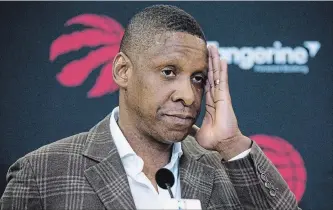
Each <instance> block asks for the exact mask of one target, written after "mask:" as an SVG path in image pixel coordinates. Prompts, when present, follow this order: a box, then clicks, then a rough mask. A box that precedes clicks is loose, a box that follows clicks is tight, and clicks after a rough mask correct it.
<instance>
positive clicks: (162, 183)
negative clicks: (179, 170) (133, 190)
mask: <svg viewBox="0 0 333 210" xmlns="http://www.w3.org/2000/svg"><path fill="white" fill-rule="evenodd" d="M155 179H156V182H157V185H158V186H159V187H160V188H163V189H165V190H166V189H167V190H168V191H169V194H170V197H171V198H174V197H173V194H172V191H171V187H172V186H173V185H174V184H175V177H174V176H173V173H172V172H171V171H169V170H168V169H166V168H161V169H159V170H158V171H157V172H156V174H155Z"/></svg>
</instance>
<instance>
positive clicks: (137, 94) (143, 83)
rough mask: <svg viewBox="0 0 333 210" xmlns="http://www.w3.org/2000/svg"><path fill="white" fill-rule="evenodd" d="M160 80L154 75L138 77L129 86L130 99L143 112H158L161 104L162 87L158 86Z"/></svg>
mask: <svg viewBox="0 0 333 210" xmlns="http://www.w3.org/2000/svg"><path fill="white" fill-rule="evenodd" d="M157 83H158V81H157V80H156V79H154V78H152V77H140V76H138V77H136V78H135V79H134V80H133V82H132V83H131V85H130V87H129V88H128V91H129V94H128V95H129V96H130V97H129V100H132V101H131V103H132V104H133V106H136V107H137V108H139V109H140V110H141V112H144V113H149V112H156V107H158V106H159V102H160V97H161V95H162V94H161V91H162V89H161V88H160V87H159V86H158V84H157Z"/></svg>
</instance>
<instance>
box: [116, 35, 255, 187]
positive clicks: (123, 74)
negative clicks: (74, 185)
mask: <svg viewBox="0 0 333 210" xmlns="http://www.w3.org/2000/svg"><path fill="white" fill-rule="evenodd" d="M153 41H154V44H153V45H152V46H151V47H149V49H148V50H147V51H145V52H144V53H137V54H136V55H137V56H135V59H134V56H131V55H126V54H124V53H122V52H120V53H118V54H117V56H116V57H115V59H114V63H113V79H114V81H115V82H116V83H117V84H118V85H119V88H120V96H119V122H118V124H119V127H120V129H121V130H122V132H123V134H124V136H125V137H126V139H127V141H128V142H129V144H130V145H131V147H132V148H133V150H134V151H135V152H136V154H137V155H138V156H140V157H141V158H142V159H143V161H144V168H143V172H144V174H145V175H146V176H147V177H148V179H149V180H150V181H151V182H152V184H153V186H154V187H155V189H157V184H156V182H155V178H154V177H155V173H156V171H157V170H158V169H160V168H162V167H163V166H165V165H166V164H167V163H168V162H169V159H170V151H171V148H172V144H173V143H175V142H180V141H182V140H183V139H184V138H185V137H186V136H187V135H188V134H189V133H190V131H191V130H193V128H192V126H193V125H194V123H195V121H196V119H197V117H198V115H199V112H200V106H201V101H202V97H203V96H204V95H205V96H206V114H205V117H204V120H203V125H202V127H201V128H200V129H199V128H198V127H196V126H195V125H194V128H195V130H196V133H195V136H196V140H197V141H198V143H199V144H200V145H201V146H203V147H204V148H206V149H209V150H215V151H218V152H219V153H220V154H221V158H224V159H226V160H228V159H230V158H232V157H234V156H236V155H237V154H239V153H241V152H242V151H245V150H246V149H248V148H249V146H250V139H248V138H247V137H245V136H243V135H242V134H241V132H240V131H239V128H238V125H237V120H236V117H235V114H234V112H233V109H232V106H231V100H230V95H229V89H228V87H227V85H228V84H227V73H226V70H225V69H226V63H225V62H224V63H223V61H220V59H219V56H218V52H217V49H216V48H215V49H214V48H207V46H206V43H205V42H204V41H203V40H201V39H200V38H198V37H196V36H193V35H190V34H187V33H182V32H166V33H164V34H161V35H159V36H156V38H155V40H153ZM223 70H224V71H223ZM206 77H207V80H206ZM216 80H219V81H218V82H216ZM214 81H215V83H214ZM220 81H221V82H220ZM205 84H206V85H205ZM213 84H215V85H213Z"/></svg>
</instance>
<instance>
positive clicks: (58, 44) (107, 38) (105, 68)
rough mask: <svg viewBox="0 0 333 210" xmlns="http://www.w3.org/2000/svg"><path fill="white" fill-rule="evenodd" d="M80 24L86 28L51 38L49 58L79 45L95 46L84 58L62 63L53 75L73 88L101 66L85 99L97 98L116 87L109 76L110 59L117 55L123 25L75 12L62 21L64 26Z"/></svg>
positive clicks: (76, 48) (70, 50)
mask: <svg viewBox="0 0 333 210" xmlns="http://www.w3.org/2000/svg"><path fill="white" fill-rule="evenodd" d="M74 24H80V25H83V26H86V27H89V28H86V29H84V30H82V31H75V32H73V33H71V34H65V35H61V36H60V37H58V38H57V39H56V40H54V41H53V42H52V44H51V47H50V57H49V59H50V61H51V62H52V61H54V60H55V59H56V58H57V57H58V56H60V55H63V54H66V53H69V52H72V51H78V50H80V49H81V48H83V47H99V48H97V49H96V50H92V51H91V52H90V53H88V55H86V56H85V57H83V58H81V59H78V60H74V61H71V62H69V63H68V64H66V65H65V66H64V67H63V68H62V71H61V72H60V73H58V74H57V76H56V78H57V80H58V82H59V83H60V84H61V85H63V86H66V87H76V86H80V85H82V83H83V82H84V81H85V80H86V79H87V78H88V76H89V74H90V73H91V72H92V71H93V70H95V69H97V68H98V67H100V66H101V72H100V75H99V76H98V78H97V80H96V83H95V84H94V86H93V87H92V88H91V89H90V90H89V92H88V98H96V97H101V96H103V95H105V94H108V93H112V92H114V91H116V90H117V89H118V86H117V85H116V83H115V82H114V81H113V79H112V62H113V58H114V56H115V55H116V54H117V52H118V50H119V46H120V41H121V39H122V36H123V34H124V29H123V27H122V26H121V25H120V24H119V23H118V22H117V21H115V20H114V19H112V18H110V17H107V16H103V15H94V14H82V15H78V16H76V17H74V18H72V19H70V20H68V21H67V22H66V23H65V26H71V25H74Z"/></svg>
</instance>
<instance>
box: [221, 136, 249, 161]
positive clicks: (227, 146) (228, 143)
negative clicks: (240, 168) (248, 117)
mask: <svg viewBox="0 0 333 210" xmlns="http://www.w3.org/2000/svg"><path fill="white" fill-rule="evenodd" d="M251 145H252V140H251V139H250V138H248V137H246V136H244V135H238V136H235V137H232V138H230V139H228V140H223V141H221V142H219V143H218V144H217V145H216V151H217V152H218V153H220V155H221V156H222V158H223V159H224V160H226V161H228V160H230V159H231V158H233V157H235V156H237V155H239V154H240V153H242V152H244V151H246V150H248V149H250V147H251Z"/></svg>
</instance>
